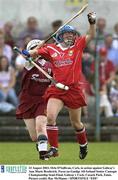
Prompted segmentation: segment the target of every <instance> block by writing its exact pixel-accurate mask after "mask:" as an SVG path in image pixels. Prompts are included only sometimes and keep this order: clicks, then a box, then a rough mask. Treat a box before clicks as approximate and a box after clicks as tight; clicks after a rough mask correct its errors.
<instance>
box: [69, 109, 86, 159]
mask: <svg viewBox="0 0 118 180" xmlns="http://www.w3.org/2000/svg"><path fill="white" fill-rule="evenodd" d="M69 116H70V121H71V124H72V126H73V127H74V129H75V131H76V137H77V142H78V143H79V145H80V153H79V157H80V159H84V158H85V157H86V155H87V153H88V149H87V137H86V131H85V127H84V125H83V123H82V122H81V108H78V109H70V108H69Z"/></svg>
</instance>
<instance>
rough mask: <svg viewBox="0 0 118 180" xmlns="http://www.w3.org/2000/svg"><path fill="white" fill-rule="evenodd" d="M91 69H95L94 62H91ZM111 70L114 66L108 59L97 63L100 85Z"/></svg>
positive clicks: (108, 76)
mask: <svg viewBox="0 0 118 180" xmlns="http://www.w3.org/2000/svg"><path fill="white" fill-rule="evenodd" d="M91 71H92V72H94V71H95V63H94V62H93V63H92V64H91ZM111 72H115V67H114V65H113V63H112V62H111V61H109V60H106V61H105V62H102V61H101V62H100V64H99V75H100V76H99V80H100V85H103V84H104V83H105V81H106V80H108V79H109V78H110V74H111Z"/></svg>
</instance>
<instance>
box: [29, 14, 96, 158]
mask: <svg viewBox="0 0 118 180" xmlns="http://www.w3.org/2000/svg"><path fill="white" fill-rule="evenodd" d="M88 21H89V23H90V28H89V30H88V33H87V34H86V35H85V36H80V37H78V35H77V32H76V30H75V29H74V28H73V27H72V26H70V25H65V26H64V27H62V28H61V29H60V31H59V32H58V33H57V36H56V38H57V41H58V44H45V45H44V46H43V47H40V45H39V46H38V48H36V49H34V50H31V51H29V52H28V53H29V55H30V56H32V57H35V56H37V55H41V56H42V57H44V58H46V59H48V60H50V62H51V63H52V66H53V77H54V79H56V80H57V82H60V83H63V84H64V85H67V86H69V90H68V91H65V90H60V89H57V88H56V87H55V86H54V85H51V86H50V87H49V88H48V89H47V91H46V94H45V98H46V100H47V102H48V103H47V120H48V127H47V133H48V141H49V143H50V145H51V148H50V150H49V151H48V153H47V154H48V155H49V157H52V156H55V154H57V152H58V128H57V126H56V118H57V116H58V114H59V112H60V111H61V109H62V108H63V106H66V107H67V109H68V111H69V117H70V121H71V124H72V126H73V128H74V129H75V133H76V137H77V142H78V143H79V146H80V152H79V158H80V159H84V158H85V157H86V155H87V152H88V147H87V144H88V143H87V137H86V131H85V126H84V125H83V123H82V122H81V107H83V106H86V100H85V96H84V93H83V89H82V85H83V82H82V62H81V61H82V53H83V50H84V48H85V46H86V44H87V43H88V42H89V41H90V40H91V39H92V38H93V37H94V35H95V22H96V15H95V13H93V12H91V13H89V14H88Z"/></svg>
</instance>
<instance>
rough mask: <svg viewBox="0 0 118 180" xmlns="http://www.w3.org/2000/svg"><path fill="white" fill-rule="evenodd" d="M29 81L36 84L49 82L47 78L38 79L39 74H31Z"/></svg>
mask: <svg viewBox="0 0 118 180" xmlns="http://www.w3.org/2000/svg"><path fill="white" fill-rule="evenodd" d="M31 80H33V81H36V82H43V83H44V82H46V83H47V82H50V80H49V79H47V78H40V77H39V74H32V77H31Z"/></svg>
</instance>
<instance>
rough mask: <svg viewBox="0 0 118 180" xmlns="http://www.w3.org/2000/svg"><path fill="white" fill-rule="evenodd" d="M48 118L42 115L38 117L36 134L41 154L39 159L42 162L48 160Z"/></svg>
mask: <svg viewBox="0 0 118 180" xmlns="http://www.w3.org/2000/svg"><path fill="white" fill-rule="evenodd" d="M46 125H47V117H46V116H44V115H40V116H37V117H36V127H35V129H36V134H37V150H38V152H39V158H40V159H42V160H48V158H47V157H46V156H45V155H46V154H47V144H48V138H47V131H46Z"/></svg>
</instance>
